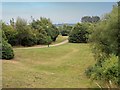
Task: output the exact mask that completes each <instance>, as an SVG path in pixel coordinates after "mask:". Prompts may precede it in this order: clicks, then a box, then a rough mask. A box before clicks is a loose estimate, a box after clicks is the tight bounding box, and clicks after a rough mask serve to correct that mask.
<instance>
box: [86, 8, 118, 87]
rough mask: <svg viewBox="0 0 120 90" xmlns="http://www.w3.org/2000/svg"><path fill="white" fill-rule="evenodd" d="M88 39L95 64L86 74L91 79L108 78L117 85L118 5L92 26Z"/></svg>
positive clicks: (105, 79) (107, 79) (106, 79)
mask: <svg viewBox="0 0 120 90" xmlns="http://www.w3.org/2000/svg"><path fill="white" fill-rule="evenodd" d="M92 29H93V31H92V34H91V35H90V38H89V41H91V43H92V45H91V46H92V50H93V53H94V56H95V59H96V64H95V65H94V66H92V67H89V68H88V69H87V71H86V74H87V75H88V76H89V77H91V78H92V79H97V80H104V81H107V82H109V81H110V80H111V81H112V82H114V84H117V85H119V83H120V80H119V79H118V75H119V73H118V72H119V71H118V70H119V69H118V58H119V34H120V29H119V28H118V6H114V7H113V10H112V12H111V13H109V14H106V15H105V17H104V18H103V19H102V21H101V22H99V23H98V24H97V25H95V27H94V28H92Z"/></svg>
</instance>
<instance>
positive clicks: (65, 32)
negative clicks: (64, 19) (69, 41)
mask: <svg viewBox="0 0 120 90" xmlns="http://www.w3.org/2000/svg"><path fill="white" fill-rule="evenodd" d="M71 29H72V26H69V25H67V24H64V25H63V26H62V27H61V28H60V29H59V30H60V33H61V35H62V36H68V35H69V34H70V32H71Z"/></svg>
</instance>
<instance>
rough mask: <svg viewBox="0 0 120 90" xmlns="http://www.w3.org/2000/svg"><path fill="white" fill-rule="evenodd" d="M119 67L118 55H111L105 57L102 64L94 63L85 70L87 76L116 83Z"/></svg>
mask: <svg viewBox="0 0 120 90" xmlns="http://www.w3.org/2000/svg"><path fill="white" fill-rule="evenodd" d="M118 69H120V68H119V67H118V57H117V56H115V55H111V56H110V57H109V58H106V59H105V60H104V62H102V65H101V66H99V65H97V64H95V65H94V66H91V67H89V68H88V69H87V70H86V71H85V72H86V75H87V76H88V77H91V78H92V79H95V80H96V79H97V80H102V81H105V82H106V81H107V82H110V81H111V82H112V83H114V84H117V85H118V76H119V71H118Z"/></svg>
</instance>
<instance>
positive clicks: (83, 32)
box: [68, 23, 88, 43]
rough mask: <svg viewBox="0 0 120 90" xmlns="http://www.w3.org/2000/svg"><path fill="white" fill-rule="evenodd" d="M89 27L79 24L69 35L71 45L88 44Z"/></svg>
mask: <svg viewBox="0 0 120 90" xmlns="http://www.w3.org/2000/svg"><path fill="white" fill-rule="evenodd" d="M87 34H88V32H87V27H86V26H85V25H84V24H80V23H77V24H76V25H75V26H74V28H73V29H72V31H71V33H70V35H69V38H68V40H69V42H71V43H86V42H87V39H88V38H87Z"/></svg>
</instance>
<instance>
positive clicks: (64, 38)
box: [52, 35, 68, 44]
mask: <svg viewBox="0 0 120 90" xmlns="http://www.w3.org/2000/svg"><path fill="white" fill-rule="evenodd" d="M67 38H68V36H61V35H59V36H58V37H57V39H56V41H55V42H52V44H57V43H60V42H63V41H65V40H67Z"/></svg>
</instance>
